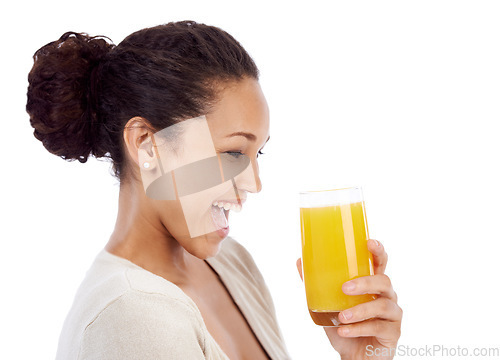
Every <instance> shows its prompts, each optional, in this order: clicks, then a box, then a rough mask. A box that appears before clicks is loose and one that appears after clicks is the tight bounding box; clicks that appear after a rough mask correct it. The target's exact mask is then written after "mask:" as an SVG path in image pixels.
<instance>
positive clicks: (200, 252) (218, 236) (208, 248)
mask: <svg viewBox="0 0 500 360" xmlns="http://www.w3.org/2000/svg"><path fill="white" fill-rule="evenodd" d="M226 237H227V231H221V230H217V231H214V232H211V233H209V234H205V235H201V236H198V237H195V238H192V239H191V240H190V241H189V245H190V246H189V248H188V247H185V250H186V251H187V252H189V253H190V254H191V255H193V256H196V257H197V258H199V259H202V260H205V259H208V258H211V257H215V256H217V254H218V253H219V251H220V249H221V246H222V242H223V241H224V239H225V238H226Z"/></svg>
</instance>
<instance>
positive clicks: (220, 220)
mask: <svg viewBox="0 0 500 360" xmlns="http://www.w3.org/2000/svg"><path fill="white" fill-rule="evenodd" d="M231 210H232V211H235V212H240V211H241V205H240V204H236V203H232V202H229V201H222V200H219V201H214V203H213V204H212V208H211V213H212V219H213V221H214V224H215V226H216V228H217V229H225V228H227V227H229V222H228V217H229V211H231Z"/></svg>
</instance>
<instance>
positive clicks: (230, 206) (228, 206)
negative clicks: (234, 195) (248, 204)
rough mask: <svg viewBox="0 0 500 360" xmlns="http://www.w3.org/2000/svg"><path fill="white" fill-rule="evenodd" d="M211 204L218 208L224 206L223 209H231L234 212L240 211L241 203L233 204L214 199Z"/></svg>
mask: <svg viewBox="0 0 500 360" xmlns="http://www.w3.org/2000/svg"><path fill="white" fill-rule="evenodd" d="M212 205H213V206H218V207H220V208H224V210H232V211H235V212H240V211H241V205H240V204H233V203H229V202H225V201H214V203H213V204H212Z"/></svg>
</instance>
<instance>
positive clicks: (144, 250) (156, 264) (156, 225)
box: [105, 183, 199, 284]
mask: <svg viewBox="0 0 500 360" xmlns="http://www.w3.org/2000/svg"><path fill="white" fill-rule="evenodd" d="M143 193H144V192H141V191H139V189H138V188H137V186H136V185H133V184H130V183H123V184H121V185H120V193H119V206H118V215H117V219H116V224H115V228H114V231H113V233H112V234H111V236H110V239H109V241H108V243H107V244H106V246H105V249H106V250H107V251H108V252H110V253H112V254H114V255H117V256H120V257H122V258H124V259H127V260H129V261H131V262H133V263H134V264H136V265H138V266H140V267H142V268H144V269H146V270H148V271H150V272H152V273H154V274H156V275H159V276H162V277H164V278H167V279H168V280H170V281H172V282H173V283H176V284H179V283H184V282H186V280H187V274H188V271H187V270H188V269H189V268H190V267H191V266H190V264H192V263H193V262H196V260H199V259H197V258H195V257H194V256H192V255H191V254H189V253H188V252H187V251H186V250H185V249H184V248H183V247H182V246H180V245H179V243H178V242H177V240H175V238H173V237H172V235H171V234H170V233H169V232H168V231H167V229H166V228H165V226H164V225H163V224H162V222H161V220H160V217H159V216H158V215H157V214H156V213H154V210H153V209H152V208H151V207H148V206H146V201H147V198H146V197H145V196H144V194H143Z"/></svg>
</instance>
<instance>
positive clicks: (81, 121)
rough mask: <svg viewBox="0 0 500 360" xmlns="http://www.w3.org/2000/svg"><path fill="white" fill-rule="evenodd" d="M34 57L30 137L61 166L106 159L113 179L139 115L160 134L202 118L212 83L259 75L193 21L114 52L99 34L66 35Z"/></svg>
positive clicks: (225, 39)
mask: <svg viewBox="0 0 500 360" xmlns="http://www.w3.org/2000/svg"><path fill="white" fill-rule="evenodd" d="M33 58H34V65H33V68H32V69H31V71H30V73H29V75H28V81H29V86H28V94H27V95H28V101H27V105H26V110H27V112H28V114H29V115H30V123H31V126H33V128H34V129H35V130H34V135H35V137H36V138H37V139H38V140H40V141H41V142H42V143H43V145H44V146H45V148H46V149H47V150H48V151H50V152H51V153H53V154H55V155H57V156H60V157H62V158H63V159H65V160H79V161H80V162H82V163H83V162H86V161H87V159H88V157H89V156H90V155H91V154H92V155H93V156H94V157H96V158H100V157H105V158H110V159H111V161H112V164H113V173H114V176H116V177H117V178H118V179H119V180H120V181H123V180H124V179H125V178H126V173H127V169H126V167H127V166H126V165H127V164H126V163H125V156H124V144H123V131H124V127H125V125H126V123H127V122H128V120H129V119H131V118H133V117H135V116H140V117H143V118H145V119H146V120H147V121H148V122H149V124H150V125H151V126H152V127H153V129H152V130H161V129H163V128H166V127H168V126H170V125H173V124H175V123H177V122H179V121H182V120H185V119H188V118H192V117H196V116H200V115H203V114H205V113H206V112H207V111H208V110H209V108H210V107H211V106H212V105H213V104H214V103H215V102H216V100H217V95H218V90H217V89H220V86H218V85H220V84H224V83H225V82H228V81H238V80H241V79H242V78H244V77H250V78H254V79H258V77H259V72H258V69H257V67H256V65H255V63H254V61H253V60H252V58H251V57H250V56H249V54H248V53H247V52H246V51H245V49H244V48H243V47H242V46H241V45H240V44H239V43H238V42H237V41H236V40H235V39H234V38H233V37H232V36H231V35H229V34H228V33H227V32H225V31H223V30H221V29H219V28H217V27H214V26H208V25H204V24H198V23H196V22H194V21H181V22H171V23H168V24H165V25H160V26H156V27H152V28H147V29H143V30H140V31H137V32H135V33H133V34H131V35H129V36H128V37H126V38H125V39H124V40H123V41H122V42H121V43H120V44H118V45H116V46H115V45H113V44H112V43H111V41H110V40H109V39H108V38H106V37H103V36H96V37H91V36H89V35H87V34H85V33H75V32H67V33H65V34H63V35H62V36H61V37H60V38H59V40H57V41H54V42H51V43H49V44H47V45H45V46H43V47H42V48H40V49H39V50H38V51H37V52H36V53H35V55H34V56H33Z"/></svg>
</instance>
